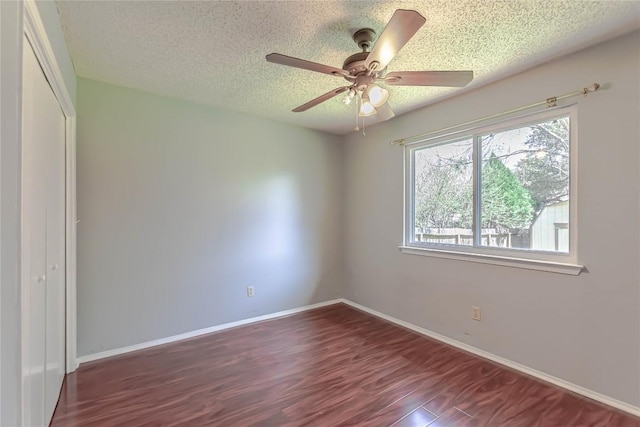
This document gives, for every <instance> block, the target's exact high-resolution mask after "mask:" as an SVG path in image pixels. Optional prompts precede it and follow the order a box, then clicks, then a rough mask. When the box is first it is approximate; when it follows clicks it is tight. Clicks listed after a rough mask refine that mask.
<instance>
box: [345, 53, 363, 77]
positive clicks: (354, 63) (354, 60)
mask: <svg viewBox="0 0 640 427" xmlns="http://www.w3.org/2000/svg"><path fill="white" fill-rule="evenodd" d="M367 56H369V52H358V53H354V54H353V55H351V56H350V57H348V58H347V59H345V61H344V64H343V65H342V69H343V70H346V71H348V72H349V74H351V75H352V76H355V75H358V74H360V73H362V72H363V71H367V67H365V65H364V61H365V60H366V59H367Z"/></svg>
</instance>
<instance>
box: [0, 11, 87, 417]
mask: <svg viewBox="0 0 640 427" xmlns="http://www.w3.org/2000/svg"><path fill="white" fill-rule="evenodd" d="M36 5H37V8H38V11H39V13H40V14H41V18H42V23H43V25H44V30H45V32H46V33H47V37H48V38H49V40H50V41H51V44H52V47H53V53H54V55H55V57H56V61H57V63H58V65H59V67H60V69H61V71H62V74H63V79H64V82H65V85H66V86H67V89H68V90H69V93H70V95H71V98H72V100H75V91H76V82H75V74H74V71H73V65H72V64H71V59H70V57H69V53H68V51H67V48H66V44H65V40H64V36H63V33H62V27H61V25H60V20H59V17H58V13H57V10H56V6H55V3H53V2H45V1H38V2H37V3H36ZM0 19H1V24H0V41H1V46H0V62H1V63H2V73H0V92H2V98H1V104H0V121H1V124H0V141H1V144H0V186H1V191H0V237H1V239H0V241H1V242H2V243H1V245H0V280H1V281H0V284H1V288H0V316H1V319H0V320H1V321H0V324H1V325H2V327H1V328H0V361H1V363H0V365H1V368H0V425H3V426H12V425H17V424H18V422H19V416H20V414H19V412H20V400H19V397H20V391H21V385H20V317H21V312H20V191H19V189H20V164H21V157H20V156H21V145H20V138H21V126H22V125H21V114H20V112H21V108H22V107H21V106H22V90H21V87H22V86H21V85H22V48H23V46H22V34H23V27H22V19H23V3H22V2H21V1H0Z"/></svg>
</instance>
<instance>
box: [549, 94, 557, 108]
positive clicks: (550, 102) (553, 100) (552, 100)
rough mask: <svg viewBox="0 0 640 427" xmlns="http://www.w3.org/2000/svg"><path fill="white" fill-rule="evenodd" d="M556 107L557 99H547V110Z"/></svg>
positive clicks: (553, 97)
mask: <svg viewBox="0 0 640 427" xmlns="http://www.w3.org/2000/svg"><path fill="white" fill-rule="evenodd" d="M557 105H558V98H556V97H555V96H552V97H551V98H547V108H553V107H556V106H557Z"/></svg>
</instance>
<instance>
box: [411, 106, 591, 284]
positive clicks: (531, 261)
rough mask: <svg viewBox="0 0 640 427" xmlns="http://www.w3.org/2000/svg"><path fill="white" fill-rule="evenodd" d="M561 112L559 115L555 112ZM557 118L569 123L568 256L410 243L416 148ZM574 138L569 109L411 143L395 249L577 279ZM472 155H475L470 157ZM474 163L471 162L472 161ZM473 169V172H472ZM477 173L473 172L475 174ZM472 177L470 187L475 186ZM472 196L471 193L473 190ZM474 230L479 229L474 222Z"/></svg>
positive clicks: (573, 111) (572, 114) (574, 126)
mask: <svg viewBox="0 0 640 427" xmlns="http://www.w3.org/2000/svg"><path fill="white" fill-rule="evenodd" d="M558 110H562V111H558ZM559 116H569V118H570V123H571V130H570V134H571V150H570V154H569V156H570V157H569V239H570V241H569V253H555V252H547V251H530V250H522V249H507V248H495V247H486V246H485V247H483V246H477V245H476V246H463V245H452V244H441V243H426V242H411V236H412V230H413V229H414V223H413V188H414V182H413V179H414V177H413V173H412V172H413V169H414V164H413V161H414V156H413V155H412V152H413V151H414V150H416V149H418V148H422V147H426V146H430V145H436V144H440V143H443V142H448V141H453V140H455V139H458V138H463V137H465V136H475V135H478V134H482V133H487V132H492V131H494V132H497V131H505V130H509V129H512V128H518V127H522V126H524V125H527V124H531V123H536V122H540V121H544V120H547V119H551V118H554V117H559ZM577 141H578V135H577V108H576V105H575V104H573V105H570V106H567V107H562V108H555V109H553V110H548V111H543V112H536V113H532V114H527V115H524V116H519V117H516V118H512V119H509V120H505V121H495V122H492V123H490V124H487V125H483V126H479V127H477V128H473V129H468V128H467V129H464V130H460V131H459V132H450V133H447V134H446V135H437V136H432V137H429V138H426V139H421V140H418V141H415V142H413V143H411V144H408V145H407V146H405V148H404V150H405V153H404V154H405V155H404V184H405V185H404V187H405V192H404V227H403V234H404V236H403V243H402V245H400V246H399V249H400V250H401V252H402V253H406V254H412V255H423V256H430V257H437V258H447V259H453V260H460V261H471V262H478V263H483V264H494V265H500V266H507V267H516V268H525V269H530V270H538V271H548V272H554V273H562V274H571V275H578V274H580V272H581V271H582V270H583V269H584V266H582V265H580V264H578V262H577V260H578V250H577V224H578V215H577V214H578V209H577V207H578V201H577V195H578V191H577V181H578V179H577V176H578V167H577V164H578V143H577ZM474 155H475V154H474ZM475 160H476V159H474V161H475ZM476 169H477V168H476ZM477 172H478V171H477V170H476V173H477ZM476 178H477V177H475V176H474V187H475V186H476ZM474 193H475V190H474ZM477 203H478V200H477V198H476V199H474V215H475V212H477V211H478V207H477ZM474 223H475V227H476V228H477V227H479V224H478V223H477V221H474Z"/></svg>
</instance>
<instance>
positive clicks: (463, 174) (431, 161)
mask: <svg viewBox="0 0 640 427" xmlns="http://www.w3.org/2000/svg"><path fill="white" fill-rule="evenodd" d="M413 160H414V169H413V172H414V176H413V178H414V184H415V185H414V212H413V218H414V225H415V230H414V235H413V241H414V242H429V243H442V244H454V245H473V229H472V222H473V139H472V138H468V139H465V140H462V141H455V142H450V143H447V144H440V145H436V146H429V147H425V148H420V149H416V150H414V151H413Z"/></svg>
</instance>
